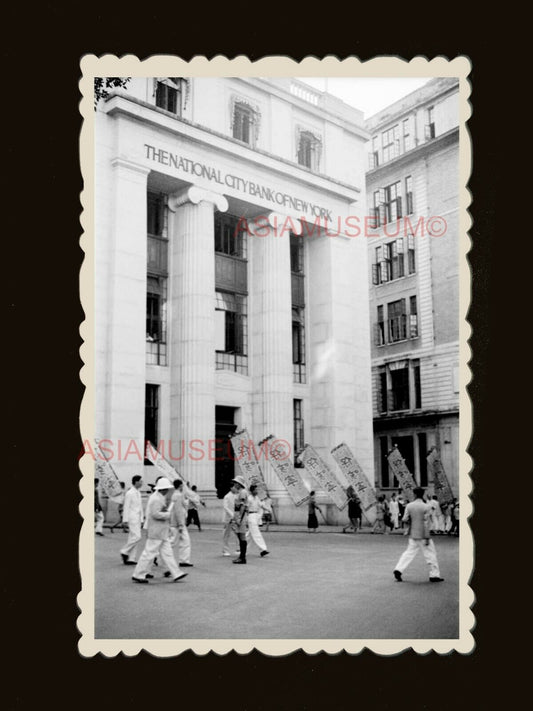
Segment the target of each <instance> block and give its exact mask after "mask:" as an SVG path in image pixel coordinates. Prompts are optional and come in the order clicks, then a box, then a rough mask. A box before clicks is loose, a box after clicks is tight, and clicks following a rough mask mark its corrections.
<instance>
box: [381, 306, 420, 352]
mask: <svg viewBox="0 0 533 711" xmlns="http://www.w3.org/2000/svg"><path fill="white" fill-rule="evenodd" d="M383 316H384V307H383V306H378V307H377V327H376V345H377V346H384V345H387V344H389V343H396V342H398V341H405V340H407V339H408V338H417V337H418V335H419V333H418V313H417V302H416V296H411V297H409V314H407V312H406V300H405V299H398V300H397V301H391V302H389V303H388V304H387V327H386V328H385V322H384V318H383ZM408 322H409V328H408V327H407V323H408Z"/></svg>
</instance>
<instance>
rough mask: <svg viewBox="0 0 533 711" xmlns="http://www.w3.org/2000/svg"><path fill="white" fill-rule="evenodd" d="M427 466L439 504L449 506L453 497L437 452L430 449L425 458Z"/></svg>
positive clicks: (435, 449)
mask: <svg viewBox="0 0 533 711" xmlns="http://www.w3.org/2000/svg"><path fill="white" fill-rule="evenodd" d="M426 459H427V463H428V464H429V472H428V473H429V474H433V488H434V490H435V496H436V497H437V499H438V501H439V504H441V505H442V504H451V503H452V502H453V499H454V496H453V491H452V487H451V486H450V482H449V481H448V477H447V476H446V472H445V471H444V467H443V466H442V462H441V459H440V455H439V451H438V449H437V448H436V447H432V448H431V449H430V451H429V453H428V455H427V457H426Z"/></svg>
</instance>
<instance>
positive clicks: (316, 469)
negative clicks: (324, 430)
mask: <svg viewBox="0 0 533 711" xmlns="http://www.w3.org/2000/svg"><path fill="white" fill-rule="evenodd" d="M300 459H301V460H302V463H303V465H304V467H305V468H306V470H307V471H308V472H309V474H311V476H312V477H313V479H315V480H316V482H317V483H318V484H319V485H320V486H321V487H322V488H323V489H324V491H325V492H326V493H327V494H328V496H329V497H330V499H331V500H332V501H333V503H334V504H335V506H336V507H337V508H338V509H340V510H341V511H342V509H343V508H344V507H345V506H346V504H347V503H348V497H347V496H346V492H345V491H344V488H343V487H342V486H341V484H340V482H339V480H338V479H337V477H336V476H335V474H334V473H333V472H332V471H331V469H330V468H329V467H328V465H327V464H326V462H325V461H324V460H323V459H321V457H319V455H318V454H317V452H316V451H315V450H314V449H313V447H311V445H309V444H307V445H306V446H305V447H304V449H303V451H302V453H301V455H300Z"/></svg>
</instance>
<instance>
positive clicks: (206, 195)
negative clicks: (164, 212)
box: [168, 185, 228, 212]
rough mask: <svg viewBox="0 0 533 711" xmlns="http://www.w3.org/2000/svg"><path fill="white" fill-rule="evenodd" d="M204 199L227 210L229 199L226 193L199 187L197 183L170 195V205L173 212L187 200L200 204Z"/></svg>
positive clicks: (221, 210)
mask: <svg viewBox="0 0 533 711" xmlns="http://www.w3.org/2000/svg"><path fill="white" fill-rule="evenodd" d="M202 201H205V202H211V203H213V205H215V207H216V208H217V210H219V212H226V211H227V209H228V201H227V200H226V198H225V197H224V195H221V194H220V193H215V192H213V191H212V190H206V189H205V188H199V187H197V186H196V185H191V186H190V187H189V188H185V190H182V191H181V192H179V193H174V194H173V195H169V197H168V207H169V209H170V210H171V211H172V212H176V210H177V209H178V207H180V206H181V205H185V203H187V202H190V203H192V204H193V205H198V203H200V202H202Z"/></svg>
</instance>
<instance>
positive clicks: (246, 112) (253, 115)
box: [232, 101, 259, 146]
mask: <svg viewBox="0 0 533 711" xmlns="http://www.w3.org/2000/svg"><path fill="white" fill-rule="evenodd" d="M258 117H259V114H258V112H257V111H255V110H254V108H253V107H252V106H251V105H250V104H247V103H245V102H241V101H235V103H234V106H233V122H232V129H233V138H236V139H237V140H238V141H242V142H243V143H247V144H248V145H250V146H253V145H255V142H256V133H257V129H258Z"/></svg>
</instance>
